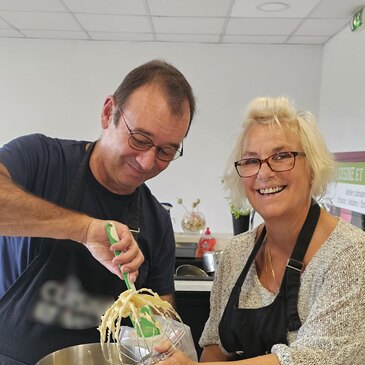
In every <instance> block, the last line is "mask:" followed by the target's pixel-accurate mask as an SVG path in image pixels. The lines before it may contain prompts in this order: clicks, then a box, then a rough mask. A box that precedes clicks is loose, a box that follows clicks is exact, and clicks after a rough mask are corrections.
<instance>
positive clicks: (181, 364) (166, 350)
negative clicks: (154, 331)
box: [154, 340, 198, 365]
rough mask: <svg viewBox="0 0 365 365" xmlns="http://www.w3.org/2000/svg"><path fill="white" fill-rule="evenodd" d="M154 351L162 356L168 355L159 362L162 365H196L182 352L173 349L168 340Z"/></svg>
mask: <svg viewBox="0 0 365 365" xmlns="http://www.w3.org/2000/svg"><path fill="white" fill-rule="evenodd" d="M154 350H155V351H157V352H158V353H161V354H166V355H167V358H166V359H164V360H161V361H159V364H161V365H195V364H198V363H197V362H195V361H192V360H191V359H189V358H188V357H187V356H186V355H185V354H184V353H183V352H182V351H180V350H177V349H175V348H174V347H173V345H172V343H171V342H170V341H168V340H166V341H163V342H161V343H160V344H159V345H157V346H155V347H154Z"/></svg>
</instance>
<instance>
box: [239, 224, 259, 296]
mask: <svg viewBox="0 0 365 365" xmlns="http://www.w3.org/2000/svg"><path fill="white" fill-rule="evenodd" d="M265 236H266V227H265V226H264V227H263V228H262V231H261V233H260V236H259V238H258V239H257V240H256V242H255V246H254V248H253V249H252V251H251V253H250V256H249V257H248V259H247V262H246V264H245V267H244V268H243V270H242V272H241V274H240V276H239V277H238V279H237V281H236V284H235V285H234V287H233V289H232V293H233V292H235V294H238V293H239V292H240V291H241V287H242V285H243V282H244V281H245V279H246V276H247V273H248V271H249V270H250V267H251V265H252V263H253V261H254V260H255V257H256V255H257V253H258V251H259V249H260V247H261V245H262V242H263V241H264V238H265Z"/></svg>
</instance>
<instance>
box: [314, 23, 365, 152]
mask: <svg viewBox="0 0 365 365" xmlns="http://www.w3.org/2000/svg"><path fill="white" fill-rule="evenodd" d="M320 128H321V130H322V132H323V134H324V135H325V137H326V140H327V143H328V146H329V148H330V149H331V151H332V152H349V151H364V150H365V31H362V32H351V30H350V27H345V28H344V29H343V30H342V31H341V32H340V33H338V34H337V35H336V37H334V38H332V39H331V40H330V41H329V42H328V43H326V45H325V47H324V53H323V72H322V86H321V99H320Z"/></svg>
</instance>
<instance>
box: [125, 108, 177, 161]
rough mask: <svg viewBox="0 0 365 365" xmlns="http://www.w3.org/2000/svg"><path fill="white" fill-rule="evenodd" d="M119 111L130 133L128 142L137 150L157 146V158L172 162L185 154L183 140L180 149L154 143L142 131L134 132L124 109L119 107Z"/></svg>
mask: <svg viewBox="0 0 365 365" xmlns="http://www.w3.org/2000/svg"><path fill="white" fill-rule="evenodd" d="M119 111H120V113H121V115H122V118H123V121H124V124H125V126H126V127H127V129H128V134H129V138H128V144H129V146H130V147H131V148H133V149H134V150H137V151H147V150H149V149H150V148H152V147H156V155H157V158H158V159H159V160H161V161H165V162H170V161H173V160H176V159H177V158H179V157H180V156H182V155H183V152H184V146H183V143H182V142H181V150H178V149H177V148H174V147H170V146H165V147H160V146H157V145H155V144H154V143H153V141H152V139H151V138H149V137H147V136H145V135H144V134H142V133H139V132H133V131H132V130H131V129H130V128H129V126H128V124H127V121H126V118H125V116H124V113H123V111H122V109H121V108H119Z"/></svg>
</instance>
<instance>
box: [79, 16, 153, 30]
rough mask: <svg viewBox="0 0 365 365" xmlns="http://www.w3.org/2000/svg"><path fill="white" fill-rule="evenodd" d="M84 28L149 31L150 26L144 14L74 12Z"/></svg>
mask: <svg viewBox="0 0 365 365" xmlns="http://www.w3.org/2000/svg"><path fill="white" fill-rule="evenodd" d="M75 16H76V18H77V19H78V20H79V21H80V23H81V24H82V26H83V27H84V29H86V30H87V31H94V32H100V31H104V32H129V33H143V32H149V31H150V26H149V23H148V19H147V17H145V16H128V15H104V14H75Z"/></svg>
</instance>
